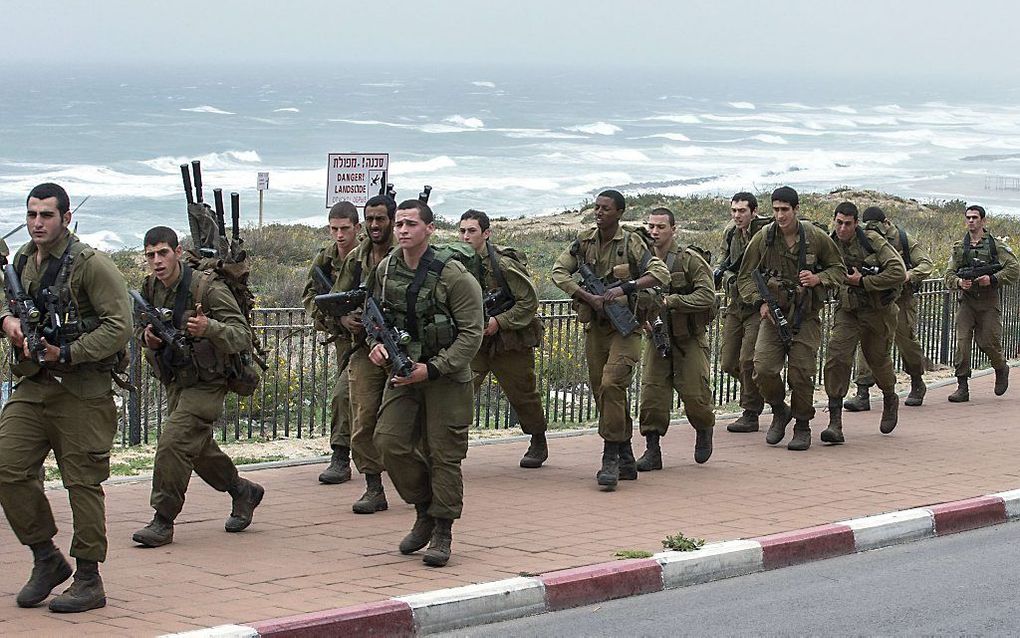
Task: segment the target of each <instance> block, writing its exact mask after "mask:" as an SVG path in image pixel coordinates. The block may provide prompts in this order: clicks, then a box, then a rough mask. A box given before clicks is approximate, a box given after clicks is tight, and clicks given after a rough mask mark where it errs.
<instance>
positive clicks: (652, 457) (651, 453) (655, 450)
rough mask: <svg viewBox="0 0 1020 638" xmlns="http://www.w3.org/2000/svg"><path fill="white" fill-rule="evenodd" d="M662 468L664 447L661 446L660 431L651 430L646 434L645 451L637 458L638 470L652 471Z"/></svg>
mask: <svg viewBox="0 0 1020 638" xmlns="http://www.w3.org/2000/svg"><path fill="white" fill-rule="evenodd" d="M661 469H662V448H660V447H659V433H658V432H649V433H648V434H646V435H645V453H644V454H642V455H641V458H639V459H638V460H637V471H638V472H651V471H652V470H661Z"/></svg>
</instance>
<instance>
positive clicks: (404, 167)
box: [390, 155, 457, 175]
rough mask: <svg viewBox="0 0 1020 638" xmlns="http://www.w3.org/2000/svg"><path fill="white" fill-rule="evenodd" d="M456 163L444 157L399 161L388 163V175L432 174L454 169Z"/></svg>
mask: <svg viewBox="0 0 1020 638" xmlns="http://www.w3.org/2000/svg"><path fill="white" fill-rule="evenodd" d="M455 166H457V162H455V161H453V159H451V158H450V157H448V156H446V155H440V156H439V157H433V158H431V159H427V160H401V161H396V162H390V173H391V174H392V175H399V174H401V173H434V172H436V171H441V170H443V169H444V168H454V167H455Z"/></svg>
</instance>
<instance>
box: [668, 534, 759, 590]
mask: <svg viewBox="0 0 1020 638" xmlns="http://www.w3.org/2000/svg"><path fill="white" fill-rule="evenodd" d="M652 558H654V559H655V560H656V561H658V562H659V565H661V566H662V582H663V585H664V587H665V588H666V589H671V588H674V587H686V586H688V585H697V584H699V583H707V582H710V581H713V580H719V579H722V578H730V577H731V576H743V575H745V574H753V573H754V572H760V571H761V570H762V569H763V566H762V548H761V545H760V544H759V543H756V542H754V541H744V540H740V541H726V542H724V543H712V544H709V545H705V546H704V547H702V548H701V549H699V550H697V551H693V552H660V553H658V554H656V555H655V556H653V557H652Z"/></svg>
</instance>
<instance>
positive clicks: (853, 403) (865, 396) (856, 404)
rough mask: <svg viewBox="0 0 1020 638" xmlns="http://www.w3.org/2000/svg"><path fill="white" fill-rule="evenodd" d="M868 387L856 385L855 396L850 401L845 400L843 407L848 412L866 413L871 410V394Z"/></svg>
mask: <svg viewBox="0 0 1020 638" xmlns="http://www.w3.org/2000/svg"><path fill="white" fill-rule="evenodd" d="M870 388H871V386H870V385H863V384H861V383H858V384H857V394H855V395H854V396H853V398H851V399H847V400H846V401H845V402H843V407H844V408H846V409H847V411H848V412H867V411H868V410H870V409H871V393H870V392H869V389H870Z"/></svg>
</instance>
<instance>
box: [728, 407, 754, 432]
mask: <svg viewBox="0 0 1020 638" xmlns="http://www.w3.org/2000/svg"><path fill="white" fill-rule="evenodd" d="M760 427H761V426H759V425H758V413H757V412H755V411H754V410H744V413H743V414H741V415H740V416H739V417H737V420H736V421H734V422H733V423H730V424H729V425H727V426H726V431H727V432H757V431H758V430H759V428H760Z"/></svg>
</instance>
